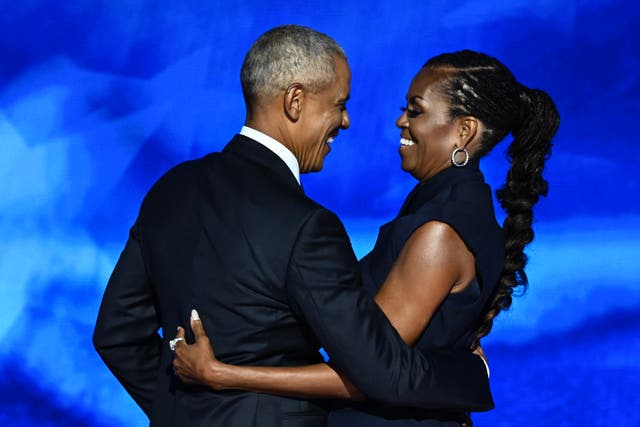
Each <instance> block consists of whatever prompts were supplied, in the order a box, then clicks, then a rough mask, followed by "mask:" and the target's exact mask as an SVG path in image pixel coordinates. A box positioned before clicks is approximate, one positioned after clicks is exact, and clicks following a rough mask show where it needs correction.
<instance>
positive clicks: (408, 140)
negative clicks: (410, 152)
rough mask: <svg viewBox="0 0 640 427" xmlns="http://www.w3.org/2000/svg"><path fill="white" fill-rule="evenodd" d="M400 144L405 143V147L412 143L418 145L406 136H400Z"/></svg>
mask: <svg viewBox="0 0 640 427" xmlns="http://www.w3.org/2000/svg"><path fill="white" fill-rule="evenodd" d="M400 145H404V146H405V147H409V146H411V145H416V143H415V142H413V141H412V140H410V139H406V138H400Z"/></svg>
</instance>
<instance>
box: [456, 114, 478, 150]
mask: <svg viewBox="0 0 640 427" xmlns="http://www.w3.org/2000/svg"><path fill="white" fill-rule="evenodd" d="M459 120H460V127H459V129H460V134H459V137H460V144H459V145H458V147H462V148H466V147H467V145H469V143H470V142H471V141H473V139H474V138H475V137H476V134H477V133H478V119H476V118H475V117H473V116H464V117H460V119H459Z"/></svg>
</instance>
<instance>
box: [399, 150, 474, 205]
mask: <svg viewBox="0 0 640 427" xmlns="http://www.w3.org/2000/svg"><path fill="white" fill-rule="evenodd" d="M466 180H480V181H483V182H484V176H483V175H482V172H481V171H480V161H479V160H477V159H473V160H470V161H469V163H468V164H467V165H466V166H463V167H460V168H458V167H455V166H450V167H448V168H446V169H443V170H441V171H440V172H438V173H437V174H435V175H434V176H432V177H431V178H427V179H425V180H424V181H420V182H418V183H417V184H416V185H415V187H413V190H411V192H409V194H408V195H407V197H406V199H405V201H404V203H403V204H402V207H401V208H400V212H399V213H398V216H402V215H406V214H407V213H409V212H410V211H411V210H412V208H413V207H414V206H421V205H422V204H424V203H426V202H428V201H429V200H431V199H433V198H434V197H436V196H437V195H438V194H439V193H441V192H442V190H444V189H445V188H448V187H451V186H453V185H455V184H457V183H458V182H461V181H466Z"/></svg>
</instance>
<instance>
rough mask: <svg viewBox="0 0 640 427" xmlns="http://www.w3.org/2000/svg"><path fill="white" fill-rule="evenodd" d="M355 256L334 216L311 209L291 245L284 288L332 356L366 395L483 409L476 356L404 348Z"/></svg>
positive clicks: (400, 402)
mask: <svg viewBox="0 0 640 427" xmlns="http://www.w3.org/2000/svg"><path fill="white" fill-rule="evenodd" d="M359 280H360V278H359V270H358V265H357V260H356V258H355V255H354V253H353V250H352V248H351V245H350V242H349V238H348V237H347V235H346V232H345V230H344V227H343V226H342V223H341V222H340V220H339V219H338V218H337V217H336V216H335V215H333V214H332V213H331V212H329V211H327V210H319V211H317V212H316V213H314V214H313V215H312V216H311V217H310V219H309V220H308V221H307V223H306V224H305V226H304V227H303V229H302V231H301V232H300V235H299V236H298V239H297V242H296V247H295V248H294V250H293V253H292V258H291V263H290V268H289V273H288V278H287V290H288V293H289V298H290V302H291V305H292V306H293V308H294V310H295V311H296V312H297V314H298V315H299V316H301V317H303V318H304V319H305V320H306V322H307V323H308V324H309V326H310V328H311V329H312V330H313V331H314V333H315V334H316V336H317V337H318V339H319V341H320V343H321V344H322V346H323V347H324V349H325V350H326V351H327V353H328V354H329V356H330V358H331V363H332V364H333V365H334V366H335V367H336V369H338V370H339V371H341V372H343V373H344V374H346V375H347V377H348V378H349V379H351V381H353V383H354V384H355V385H356V386H357V387H358V388H359V389H360V390H361V391H362V392H363V393H365V394H366V395H367V396H368V397H369V398H372V399H375V400H378V401H381V402H384V403H386V404H390V405H395V406H416V407H422V408H436V409H438V408H439V409H446V408H451V409H466V410H474V411H480V410H489V409H491V408H493V400H492V397H491V392H490V390H489V381H488V378H487V373H486V370H485V366H484V364H483V362H482V360H481V359H480V358H479V357H478V356H476V355H474V354H472V353H470V352H442V351H434V352H425V353H422V352H420V351H418V350H416V349H413V348H410V347H408V346H407V345H406V344H405V343H404V341H402V338H401V337H400V336H399V335H398V333H397V332H396V330H395V329H394V328H393V326H392V325H391V324H390V323H389V321H388V319H387V318H386V317H385V315H384V313H383V312H382V310H381V309H380V308H379V307H378V306H377V305H376V303H375V302H374V301H373V300H372V299H371V298H369V297H368V296H367V295H366V293H365V291H364V290H363V289H362V287H361V286H360V283H359Z"/></svg>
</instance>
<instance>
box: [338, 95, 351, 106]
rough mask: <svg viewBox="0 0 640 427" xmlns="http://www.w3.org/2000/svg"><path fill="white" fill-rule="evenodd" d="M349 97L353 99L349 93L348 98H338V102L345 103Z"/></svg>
mask: <svg viewBox="0 0 640 427" xmlns="http://www.w3.org/2000/svg"><path fill="white" fill-rule="evenodd" d="M349 99H351V95H347V97H346V98H339V99H338V104H343V103H345V102H347V101H348V100H349Z"/></svg>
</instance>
